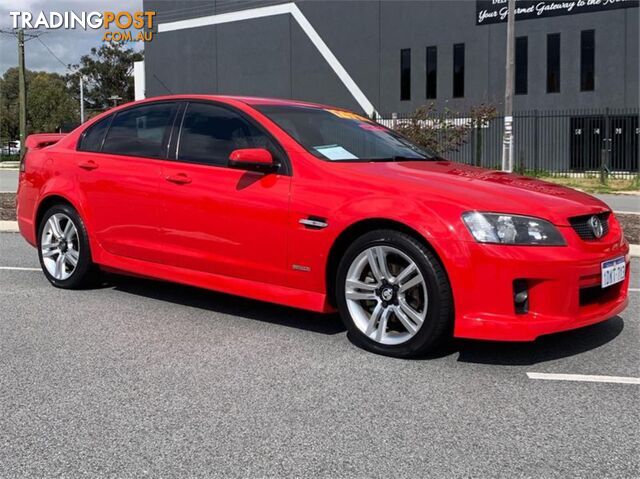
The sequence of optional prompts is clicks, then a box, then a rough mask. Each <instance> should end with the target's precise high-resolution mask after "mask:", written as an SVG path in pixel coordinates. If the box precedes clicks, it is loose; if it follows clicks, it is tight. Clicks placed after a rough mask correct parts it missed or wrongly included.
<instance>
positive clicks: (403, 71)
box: [400, 48, 411, 100]
mask: <svg viewBox="0 0 640 479" xmlns="http://www.w3.org/2000/svg"><path fill="white" fill-rule="evenodd" d="M400 100H411V49H410V48H405V49H403V50H400Z"/></svg>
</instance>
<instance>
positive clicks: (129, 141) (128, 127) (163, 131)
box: [102, 103, 177, 158]
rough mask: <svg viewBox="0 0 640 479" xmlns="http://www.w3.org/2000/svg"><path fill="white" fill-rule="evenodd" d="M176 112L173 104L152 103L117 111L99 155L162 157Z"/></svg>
mask: <svg viewBox="0 0 640 479" xmlns="http://www.w3.org/2000/svg"><path fill="white" fill-rule="evenodd" d="M176 109H177V104H175V103H156V104H151V105H142V106H138V107H135V108H130V109H127V110H123V111H121V112H118V113H117V114H116V116H115V118H114V119H113V121H112V122H111V126H110V128H109V132H108V133H107V137H106V138H105V140H104V145H103V146H102V152H103V153H115V154H119V155H131V156H146V157H149V158H164V157H165V156H166V149H167V143H168V136H169V133H170V131H171V127H172V121H173V116H174V114H175V112H176Z"/></svg>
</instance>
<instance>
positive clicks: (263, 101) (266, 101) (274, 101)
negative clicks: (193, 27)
mask: <svg viewBox="0 0 640 479" xmlns="http://www.w3.org/2000/svg"><path fill="white" fill-rule="evenodd" d="M181 99H203V100H217V101H221V102H227V101H237V102H241V103H245V104H247V105H252V106H253V105H283V106H284V105H291V106H301V107H308V108H334V109H342V108H340V107H332V106H329V105H322V104H320V103H312V102H306V101H299V100H288V99H284V98H267V97H257V96H241V95H201V94H200V95H187V94H181V95H165V96H156V97H150V98H145V99H144V100H141V102H148V101H161V100H181Z"/></svg>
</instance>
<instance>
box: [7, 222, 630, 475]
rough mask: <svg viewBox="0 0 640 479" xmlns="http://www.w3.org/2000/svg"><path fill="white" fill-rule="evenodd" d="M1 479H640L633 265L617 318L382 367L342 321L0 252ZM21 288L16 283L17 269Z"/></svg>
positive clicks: (18, 245)
mask: <svg viewBox="0 0 640 479" xmlns="http://www.w3.org/2000/svg"><path fill="white" fill-rule="evenodd" d="M0 258H1V259H0V268H2V269H0V477H12V478H13V477H27V476H30V477H33V476H37V477H45V476H47V477H50V476H66V477H77V476H81V475H84V476H88V477H105V476H110V477H141V476H148V477H196V476H199V477H204V476H207V477H314V478H315V477H331V478H334V477H509V478H513V477H536V478H547V477H549V478H551V477H562V478H566V477H594V478H596V477H597V478H603V477H623V478H632V477H640V460H639V456H638V447H639V445H640V444H639V443H640V417H639V416H640V412H639V409H638V404H640V385H638V384H620V383H615V382H576V381H555V380H553V381H552V380H538V379H531V378H530V377H529V376H528V375H527V373H557V374H579V375H598V376H601V375H603V376H616V377H618V376H619V377H624V378H638V377H640V348H639V345H640V342H639V339H640V335H639V324H638V323H639V318H640V291H639V290H638V288H639V286H640V285H639V283H640V281H639V275H638V270H639V269H640V261H639V260H638V259H637V258H636V259H633V263H632V271H633V284H632V288H634V291H632V292H631V293H630V296H631V300H630V305H629V308H628V309H627V310H626V311H625V312H624V313H623V314H621V315H620V316H619V317H614V318H611V319H610V320H608V321H606V322H604V323H601V324H599V325H595V326H591V327H589V328H586V329H582V330H578V331H573V332H568V333H563V334H558V335H554V336H549V337H545V338H542V339H540V340H538V341H537V342H535V343H530V344H501V343H483V342H473V341H455V342H453V343H452V345H451V347H450V348H449V349H448V350H446V351H444V352H443V353H441V354H439V355H437V356H436V357H433V358H428V359H422V360H411V361H406V360H396V359H390V358H386V357H381V356H375V355H373V354H370V353H367V352H364V351H361V350H359V349H357V348H356V347H355V346H353V345H352V344H351V343H350V342H349V340H348V338H347V336H346V333H345V332H344V328H343V327H342V325H341V323H340V320H339V319H338V317H337V316H321V315H316V314H312V313H307V312H303V311H298V310H294V309H288V308H284V307H279V306H274V305H269V304H264V303H260V302H255V301H249V300H245V299H241V298H236V297H232V296H227V295H221V294H216V293H212V292H207V291H201V290H196V289H192V288H187V287H182V286H177V285H173V284H166V283H159V282H153V281H146V280H140V279H131V278H125V277H113V278H111V279H110V281H109V282H108V283H107V284H106V285H105V286H104V287H101V288H99V289H93V290H85V291H63V290H58V289H55V288H53V287H51V286H49V284H48V283H47V281H46V280H45V278H44V276H43V275H42V274H41V273H40V272H38V271H34V270H32V269H31V268H37V267H38V263H37V257H36V253H35V250H34V249H32V248H31V247H30V246H28V245H27V244H26V243H25V242H24V241H23V240H22V238H21V237H20V236H19V235H17V234H10V233H4V234H0ZM18 268H22V269H18Z"/></svg>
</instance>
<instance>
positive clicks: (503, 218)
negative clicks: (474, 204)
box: [462, 211, 566, 246]
mask: <svg viewBox="0 0 640 479" xmlns="http://www.w3.org/2000/svg"><path fill="white" fill-rule="evenodd" d="M462 220H463V221H464V224H465V225H466V226H467V228H468V229H469V231H470V232H471V234H472V235H473V237H474V238H475V239H476V241H478V242H479V243H498V244H513V245H544V246H564V245H565V244H566V243H565V241H564V238H563V237H562V235H561V234H560V232H559V231H558V230H557V229H556V227H555V226H553V225H552V224H551V223H549V222H548V221H545V220H541V219H540V218H533V217H531V216H519V215H508V214H502V213H479V212H477V211H468V212H466V213H464V214H463V215H462Z"/></svg>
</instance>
